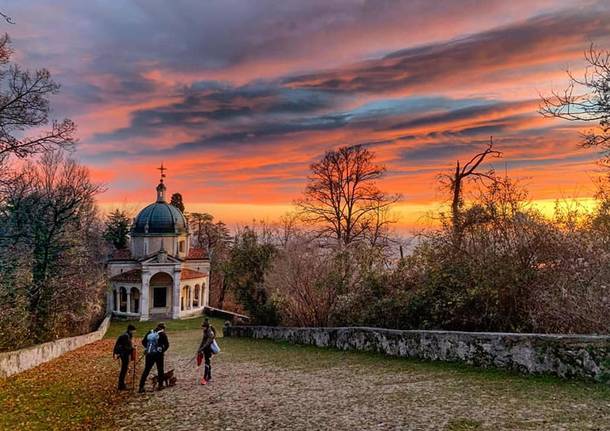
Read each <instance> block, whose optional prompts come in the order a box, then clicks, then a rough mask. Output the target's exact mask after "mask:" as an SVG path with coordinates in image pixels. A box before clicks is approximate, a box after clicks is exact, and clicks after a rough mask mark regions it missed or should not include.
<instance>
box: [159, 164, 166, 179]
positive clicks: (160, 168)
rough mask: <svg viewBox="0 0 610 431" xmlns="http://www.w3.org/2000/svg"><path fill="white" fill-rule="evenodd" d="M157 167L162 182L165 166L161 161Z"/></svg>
mask: <svg viewBox="0 0 610 431" xmlns="http://www.w3.org/2000/svg"><path fill="white" fill-rule="evenodd" d="M157 169H158V170H160V171H161V182H163V178H165V171H167V168H166V167H165V166H163V162H161V166H160V167H158V168H157Z"/></svg>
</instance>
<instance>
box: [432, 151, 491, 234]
mask: <svg viewBox="0 0 610 431" xmlns="http://www.w3.org/2000/svg"><path fill="white" fill-rule="evenodd" d="M501 156H502V153H501V152H499V151H496V150H494V149H493V139H490V142H489V145H488V146H487V148H486V149H485V150H483V151H482V152H480V153H478V154H476V155H475V156H473V157H472V158H471V159H470V160H469V161H468V162H466V163H465V164H464V165H462V164H461V163H460V161H459V160H457V161H456V162H455V171H454V172H453V174H452V175H449V174H443V175H441V178H440V179H441V182H442V183H443V184H444V185H445V187H447V188H448V189H449V191H450V193H451V226H452V230H453V238H454V244H455V245H456V246H459V244H460V239H461V237H462V231H463V224H464V214H463V207H464V183H465V181H467V180H468V179H475V180H481V179H487V180H489V181H492V182H495V181H497V180H498V179H497V177H496V176H495V172H494V171H493V169H490V170H487V171H484V172H481V171H479V170H478V169H479V167H480V166H481V164H482V163H483V162H484V161H485V159H487V158H488V157H501Z"/></svg>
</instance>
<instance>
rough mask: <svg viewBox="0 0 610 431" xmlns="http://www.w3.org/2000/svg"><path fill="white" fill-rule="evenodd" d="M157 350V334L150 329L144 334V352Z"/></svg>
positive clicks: (155, 351) (156, 351)
mask: <svg viewBox="0 0 610 431" xmlns="http://www.w3.org/2000/svg"><path fill="white" fill-rule="evenodd" d="M159 351H160V349H159V334H158V333H156V332H155V331H150V332H149V333H148V335H146V353H147V354H150V353H158V352H159Z"/></svg>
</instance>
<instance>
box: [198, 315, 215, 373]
mask: <svg viewBox="0 0 610 431" xmlns="http://www.w3.org/2000/svg"><path fill="white" fill-rule="evenodd" d="M201 327H202V328H203V338H202V340H201V344H200V345H199V349H197V354H199V355H203V357H204V359H205V365H204V367H203V377H202V378H201V380H200V381H199V383H200V384H202V385H206V384H207V383H208V382H209V381H210V380H212V363H211V359H212V343H213V342H214V339H215V338H216V335H215V331H214V330H213V329H212V327H211V326H210V322H209V321H208V319H207V318H206V319H204V321H203V324H202V325H201Z"/></svg>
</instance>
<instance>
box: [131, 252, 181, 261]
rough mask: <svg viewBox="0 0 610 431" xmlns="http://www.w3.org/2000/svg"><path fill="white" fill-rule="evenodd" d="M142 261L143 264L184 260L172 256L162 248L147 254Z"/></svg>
mask: <svg viewBox="0 0 610 431" xmlns="http://www.w3.org/2000/svg"><path fill="white" fill-rule="evenodd" d="M140 262H142V264H149V263H150V264H155V263H160V264H172V263H182V260H181V259H178V258H177V257H174V256H171V255H169V254H167V253H166V252H165V251H163V250H161V251H158V252H157V253H155V254H153V255H151V256H146V257H145V258H143V259H141V260H140Z"/></svg>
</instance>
